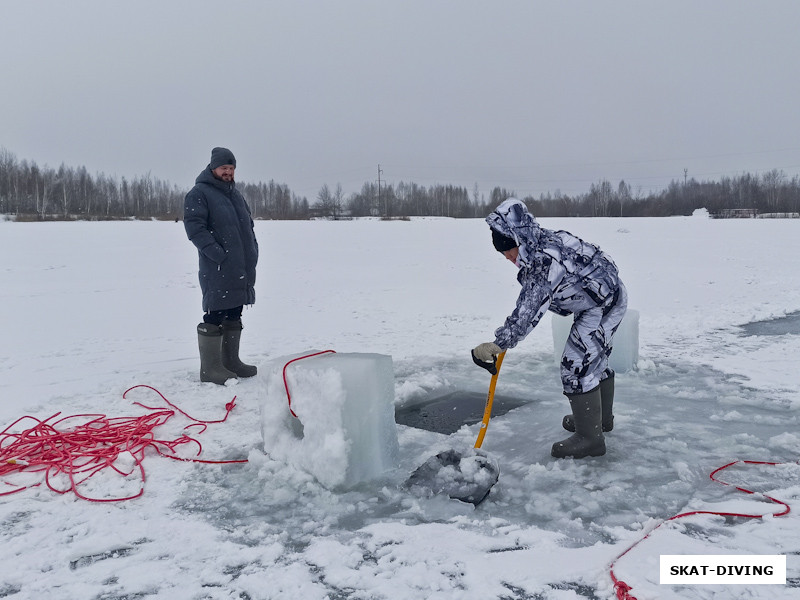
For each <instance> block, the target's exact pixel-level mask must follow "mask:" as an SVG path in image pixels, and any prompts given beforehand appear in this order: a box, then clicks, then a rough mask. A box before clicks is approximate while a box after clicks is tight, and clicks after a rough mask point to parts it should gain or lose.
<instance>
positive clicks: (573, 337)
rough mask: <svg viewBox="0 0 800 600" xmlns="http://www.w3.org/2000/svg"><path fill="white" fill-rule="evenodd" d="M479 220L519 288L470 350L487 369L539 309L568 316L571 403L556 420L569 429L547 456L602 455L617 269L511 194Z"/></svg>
mask: <svg viewBox="0 0 800 600" xmlns="http://www.w3.org/2000/svg"><path fill="white" fill-rule="evenodd" d="M486 222H487V223H488V224H489V228H490V229H491V233H492V241H493V244H494V246H495V248H496V249H497V251H498V252H502V253H503V255H504V256H505V257H506V258H507V259H509V260H510V261H512V262H513V263H514V264H515V265H516V266H517V267H518V269H519V271H518V273H517V280H518V281H519V283H520V285H521V286H522V290H521V292H520V295H519V298H518V299H517V305H516V308H515V309H514V311H513V312H512V313H511V315H510V316H509V317H508V318H507V319H506V321H505V323H504V324H503V325H502V327H500V328H498V329H497V330H496V331H495V340H494V342H487V343H483V344H480V345H478V346H477V347H476V348H474V349H473V351H472V357H473V360H474V361H475V363H476V364H478V365H479V366H482V367H484V368H487V369H489V370H490V371H493V370H494V364H495V361H496V359H497V355H498V354H500V353H501V352H503V351H505V350H508V349H510V348H513V347H515V346H516V345H517V344H518V343H519V342H521V341H522V340H523V339H524V338H525V337H526V336H527V335H528V334H529V333H530V332H531V330H532V329H533V328H534V327H536V325H537V324H538V323H539V321H540V320H541V318H542V317H543V316H544V314H545V312H546V311H548V310H550V311H552V312H554V313H557V314H559V315H570V314H571V315H574V319H575V320H574V322H573V324H572V329H571V330H570V334H569V337H568V339H567V343H566V347H565V348H564V352H563V354H562V357H561V382H562V384H563V388H564V394H565V395H566V396H567V397H568V398H569V401H570V406H571V408H572V414H571V415H567V416H565V417H564V420H563V423H562V424H563V426H564V428H565V429H567V430H568V431H573V432H574V434H573V435H572V436H571V437H569V438H568V439H566V440H562V441H560V442H556V443H555V444H554V445H553V448H552V452H551V454H552V455H553V456H554V457H556V458H564V457H567V456H572V457H574V458H583V457H585V456H601V455H603V454H605V451H606V448H605V439H604V436H603V431H611V429H612V428H613V423H614V417H613V399H614V372H613V370H611V368H609V366H608V357H609V355H610V354H611V349H612V341H613V337H614V333H615V332H616V330H617V327H619V324H620V322H621V321H622V318H623V317H624V316H625V311H626V308H627V304H628V294H627V291H626V289H625V286H624V285H623V283H622V280H621V279H620V278H619V273H618V271H617V266H616V265H615V264H614V261H613V260H611V257H609V256H608V255H607V254H606V253H605V252H603V251H602V250H600V249H599V248H598V247H597V246H595V245H593V244H589V243H587V242H585V241H583V240H582V239H580V238H578V237H576V236H575V235H573V234H571V233H569V232H567V231H551V230H549V229H545V228H543V227H540V226H539V224H538V223H537V222H536V219H535V218H534V217H533V215H531V214H530V213H529V212H528V209H527V208H526V206H525V205H524V204H523V203H522V202H520V201H519V200H516V199H514V198H509V199H508V200H506V201H504V202H503V203H501V204H500V206H498V207H497V209H496V210H495V211H494V212H492V213H491V214H490V215H489V216H488V217H486Z"/></svg>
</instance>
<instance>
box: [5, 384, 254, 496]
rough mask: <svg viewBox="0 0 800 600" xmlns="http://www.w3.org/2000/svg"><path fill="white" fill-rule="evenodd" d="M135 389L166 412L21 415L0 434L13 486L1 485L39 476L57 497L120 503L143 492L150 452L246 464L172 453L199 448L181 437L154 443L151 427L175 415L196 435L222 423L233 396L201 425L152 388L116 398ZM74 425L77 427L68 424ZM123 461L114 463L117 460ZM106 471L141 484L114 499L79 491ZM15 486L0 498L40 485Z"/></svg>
mask: <svg viewBox="0 0 800 600" xmlns="http://www.w3.org/2000/svg"><path fill="white" fill-rule="evenodd" d="M136 388H147V389H149V390H152V391H154V392H155V393H156V394H158V395H159V396H160V397H161V399H162V400H163V401H164V402H166V404H167V405H168V406H170V407H171V409H158V408H154V407H150V406H145V405H144V404H142V403H141V402H134V404H137V405H139V406H141V407H142V408H145V409H146V410H148V411H149V413H148V414H145V415H142V416H139V417H116V418H109V417H107V416H106V415H101V414H80V415H72V416H68V417H61V418H58V417H59V415H60V414H61V413H60V412H58V413H55V414H54V415H52V416H50V417H48V418H47V419H44V420H40V419H37V418H36V417H31V416H25V417H21V418H19V419H17V420H16V421H14V422H13V423H12V424H11V425H9V426H8V427H6V428H5V429H4V430H3V431H2V432H0V481H2V482H3V483H5V484H6V485H8V486H12V487H14V484H12V483H9V482H7V481H4V478H6V477H9V476H11V475H14V474H17V473H23V472H24V473H43V474H44V483H45V484H46V485H47V487H49V488H50V489H51V490H52V491H54V492H56V493H59V494H66V493H68V492H72V493H74V494H75V495H76V496H77V497H78V498H81V499H83V500H89V501H91V502H120V501H123V500H132V499H134V498H138V497H140V496H141V495H142V494H143V493H144V483H145V479H146V477H145V470H144V464H143V460H144V455H145V451H146V450H147V449H148V448H150V449H152V450H155V452H156V453H158V454H160V455H161V456H165V457H167V458H171V459H174V460H181V461H189V462H199V463H209V464H227V463H245V462H247V461H246V460H222V461H215V460H202V459H199V458H182V457H180V456H178V455H177V453H176V450H177V449H178V448H179V447H181V446H183V445H184V444H191V445H195V446H197V451H196V454H195V456H199V455H200V453H201V452H202V449H203V447H202V444H200V442H199V441H198V440H196V439H195V438H194V437H191V436H189V435H187V434H186V433H184V434H183V435H182V436H181V437H179V438H177V439H174V440H165V439H158V438H157V437H156V434H155V430H156V428H158V427H160V426H161V425H164V424H165V423H166V422H167V421H169V419H171V418H172V417H173V416H175V414H176V412H177V413H180V414H181V415H183V416H184V417H186V418H187V419H189V420H190V421H192V422H191V423H190V424H189V425H187V426H186V427H185V428H184V431H186V430H189V429H190V428H200V430H199V431H198V432H197V433H198V434H199V433H203V431H205V429H206V428H207V427H208V425H209V424H212V423H222V422H224V421H225V420H227V418H228V415H230V413H231V411H232V410H233V408H234V407H235V406H236V403H235V401H236V397H234V398H233V400H231V401H230V402H229V403H227V404H226V405H225V409H226V412H225V416H224V417H223V418H222V419H218V420H215V421H206V420H202V419H197V418H195V417H192V416H191V415H189V414H188V413H186V412H184V411H183V410H181V409H180V408H178V407H177V406H175V405H174V404H173V403H172V402H170V401H169V400H167V399H166V398H165V397H164V395H163V394H162V393H161V392H159V391H158V390H157V389H155V388H153V387H151V386H149V385H137V386H133V387H131V388H129V389H127V390H126V391H125V392H124V393H123V394H122V397H123V398H125V397H126V395H127V393H128V392H130V391H131V390H133V389H136ZM76 421H80V423H78V424H76V425H73V424H71V423H75V422H76ZM27 422H33V425H32V426H30V427H28V428H27V429H24V430H23V431H21V432H13V431H12V430H13V429H15V428H16V427H17V426H18V425H21V424H24V423H27ZM126 453H127V454H128V455H130V456H131V457H132V458H133V466H132V467H130V468H129V469H123V468H122V466H121V463H125V462H127V461H126V460H125V456H124V455H125V454H126ZM121 458H122V459H123V460H120V459H121ZM106 469H110V470H111V471H112V472H114V473H116V474H117V475H120V476H121V477H123V478H125V477H129V476H131V475H133V474H134V473H137V472H138V475H137V476H138V478H139V480H140V482H141V486H140V489H139V491H138V493H136V494H133V495H130V496H125V497H117V498H93V497H89V496H87V495H85V494H83V493H82V492H81V491H80V487H81V485H82V484H85V483H86V482H87V481H88V480H89V479H90V478H91V477H93V476H94V475H97V474H98V473H100V472H101V471H104V470H106ZM56 479H61V480H66V481H67V484H66V485H63V482H62V485H59V484H57V483H56ZM40 484H41V482H39V483H35V484H33V485H32V486H29V485H19V486H15V487H14V489H12V490H9V491H5V492H0V496H6V495H9V494H14V493H17V492H21V491H22V490H25V489H27V488H28V487H34V486H38V485H40Z"/></svg>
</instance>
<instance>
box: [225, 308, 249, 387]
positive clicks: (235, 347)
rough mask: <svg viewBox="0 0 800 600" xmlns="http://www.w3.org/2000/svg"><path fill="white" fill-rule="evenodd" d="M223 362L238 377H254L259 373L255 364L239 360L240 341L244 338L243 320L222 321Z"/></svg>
mask: <svg viewBox="0 0 800 600" xmlns="http://www.w3.org/2000/svg"><path fill="white" fill-rule="evenodd" d="M221 327H222V364H223V366H224V367H225V368H226V369H228V370H229V371H233V372H234V373H236V375H237V377H253V376H254V375H255V374H256V373H258V369H257V368H256V367H255V366H254V365H246V364H245V363H243V362H242V361H241V360H239V342H240V341H241V339H242V329H243V327H242V321H241V319H237V320H236V321H228V320H225V321H223V322H222V326H221Z"/></svg>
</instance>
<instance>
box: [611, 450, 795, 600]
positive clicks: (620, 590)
mask: <svg viewBox="0 0 800 600" xmlns="http://www.w3.org/2000/svg"><path fill="white" fill-rule="evenodd" d="M740 463H741V464H745V465H772V466H775V465H780V464H784V463H776V462H764V461H757V460H735V461H733V462H731V463H728V464H727V465H724V466H722V467H719V468H718V469H715V470H714V471H712V472H711V475H709V477H710V478H711V480H712V481H716V482H717V483H721V484H722V485H729V486H733V487H734V488H736V489H737V490H738V491H740V492H744V493H745V494H755V493H756V492H754V491H752V490H748V489H746V488H743V487H739V486H735V485H733V484H731V483H726V482H725V481H721V480H719V479H717V477H716V476H717V474H718V473H720V472H722V471H724V470H725V469H727V468H728V467H732V466H733V465H736V464H740ZM763 496H764V498H766V499H767V500H769V501H770V502H774V503H775V504H779V505H781V506H782V507H783V510H781V511H779V512H774V513H765V514H747V513H733V512H716V511H710V510H693V511H690V512H685V513H681V514H678V515H675V516H672V517H670V518H669V519H667V520H665V521H662V522H661V523H659V524H658V525H656V526H655V527H654V528H653V529H652V530H651V531H650V533H648V534H647V535H645V536H644V537H643V538H641V539H639V540H637V541H636V542H635V543H634V544H632V545H631V546H629V547H628V549H627V550H625V552H623V553H622V554H620V555H619V556H617V558H615V559H614V561H613V562H612V563H611V565H610V566H609V570H610V575H611V581H612V582H613V583H614V593H615V594H616V596H617V600H636V596H633V595H631V593H630V592H631V590H632V589H633V588H631V586H629V585H628V584H627V583H625V582H624V581H622V580H621V579H617V576H616V575H615V574H614V567H615V566H616V563H617V561H618V560H619V559H620V558H622V557H623V556H625V555H626V554H627V553H628V552H630V551H631V550H633V549H634V548H635V547H636V546H638V545H639V544H640V543H642V542H643V541H645V540H646V539H647V538H649V537H650V536H651V535H652V534H653V532H655V530H656V529H658V528H659V527H661V526H662V525H663V524H664V523H668V522H670V521H675V520H677V519H682V518H683V517H691V516H693V515H715V516H719V517H741V518H745V519H761V518H763V517H765V516H767V515H770V516H773V517H782V516H784V515H788V514H789V511H790V510H791V509H790V507H789V505H788V504H787V503H786V502H784V501H783V500H778V499H777V498H772V497H771V496H767V495H765V494H764V495H763Z"/></svg>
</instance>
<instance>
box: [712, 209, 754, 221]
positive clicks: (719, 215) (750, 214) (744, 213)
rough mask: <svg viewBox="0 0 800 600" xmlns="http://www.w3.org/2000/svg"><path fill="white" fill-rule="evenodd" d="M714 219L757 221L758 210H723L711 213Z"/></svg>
mask: <svg viewBox="0 0 800 600" xmlns="http://www.w3.org/2000/svg"><path fill="white" fill-rule="evenodd" d="M709 216H710V217H711V218H712V219H755V218H756V217H757V216H758V209H757V208H721V209H719V210H716V211H713V212H710V213H709Z"/></svg>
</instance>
